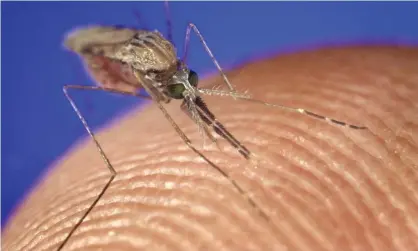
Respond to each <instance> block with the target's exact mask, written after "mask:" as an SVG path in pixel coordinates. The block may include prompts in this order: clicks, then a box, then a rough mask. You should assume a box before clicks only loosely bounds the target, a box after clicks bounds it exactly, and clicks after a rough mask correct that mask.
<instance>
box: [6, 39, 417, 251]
mask: <svg viewBox="0 0 418 251" xmlns="http://www.w3.org/2000/svg"><path fill="white" fill-rule="evenodd" d="M228 76H229V77H230V81H231V83H233V84H234V85H235V86H236V87H237V89H238V90H240V91H245V90H249V92H250V93H251V94H252V97H253V98H255V99H262V100H265V101H266V102H270V103H276V104H283V105H287V106H293V107H302V108H306V109H308V110H310V111H313V112H316V113H318V114H321V115H325V116H329V117H332V118H335V119H338V120H342V121H346V122H348V123H352V124H358V125H365V126H367V127H368V128H369V130H353V129H347V128H344V127H339V126H337V125H333V124H328V123H327V122H324V121H322V120H316V119H313V118H311V117H308V116H304V115H301V114H297V113H290V112H287V111H283V110H279V109H275V108H269V107H264V106H262V105H258V104H254V103H248V102H245V101H234V100H232V99H230V98H223V97H210V96H205V97H204V98H205V100H206V102H207V105H208V107H209V108H210V109H211V110H212V112H213V113H214V114H215V115H216V116H217V118H218V120H220V121H221V122H222V123H223V124H224V125H225V127H226V128H227V129H228V130H229V131H230V132H231V133H232V134H234V136H235V137H236V138H237V139H239V140H240V141H241V142H242V143H243V144H244V145H245V146H247V148H248V149H250V150H251V151H252V152H253V153H254V154H256V155H257V156H258V160H259V162H258V165H257V166H254V165H251V164H249V163H248V162H246V161H245V160H244V159H243V158H242V157H241V156H240V155H239V154H238V153H237V152H236V151H235V150H234V148H232V147H230V146H228V145H227V144H225V143H224V142H220V147H221V148H222V149H224V150H223V152H220V151H219V150H217V149H216V148H215V147H214V146H212V145H207V146H206V149H205V150H203V153H204V154H205V155H206V156H207V157H208V158H209V159H210V160H212V161H213V162H214V163H216V164H217V165H218V166H220V167H221V168H222V169H223V170H225V171H226V172H227V173H229V174H230V176H231V177H233V179H234V180H235V181H236V182H237V183H239V184H240V186H241V187H243V188H244V190H245V191H246V192H247V193H248V196H250V197H251V198H252V199H253V200H254V201H255V202H256V203H257V205H258V207H260V208H261V209H262V210H263V211H264V212H265V213H266V214H267V215H268V216H269V220H268V221H266V220H265V219H264V218H262V217H260V215H259V214H258V213H257V211H256V210H255V209H254V207H253V206H251V205H250V204H249V203H248V201H247V199H246V198H245V197H244V196H242V195H241V194H240V193H239V192H238V191H237V190H236V189H235V188H234V187H233V186H232V185H231V183H230V182H229V181H228V179H226V178H225V177H223V176H222V175H221V174H219V173H218V172H217V171H216V170H214V169H213V168H211V167H210V165H208V164H207V163H205V162H204V161H203V160H202V159H201V158H199V157H198V156H197V155H196V154H195V153H193V152H192V151H191V150H189V149H188V148H187V146H186V145H185V144H184V143H183V142H182V141H181V139H180V138H179V137H178V135H177V134H176V133H175V131H174V130H173V129H172V128H171V127H170V125H169V123H168V122H167V121H166V120H165V118H164V117H163V115H162V114H161V112H160V111H159V110H158V109H157V108H156V106H153V105H151V106H149V107H147V108H141V110H140V111H139V110H136V111H133V112H131V113H130V114H128V115H127V116H126V117H124V118H123V119H121V120H117V121H116V122H114V123H113V124H112V125H111V126H109V127H108V128H106V129H104V130H103V131H101V132H100V133H98V140H99V142H100V144H101V145H102V147H103V149H104V151H105V153H106V154H107V156H108V158H109V159H110V162H111V163H112V164H113V166H114V168H115V169H116V170H117V171H118V172H119V174H118V175H117V176H116V178H115V180H114V182H113V183H112V185H111V186H110V188H109V190H108V191H107V192H106V194H105V195H104V197H103V198H102V200H101V201H100V202H99V203H98V205H97V206H96V207H95V209H93V211H92V212H91V213H90V215H89V216H88V217H87V219H86V221H85V222H84V223H83V224H82V225H81V226H80V227H79V229H78V230H77V231H76V232H75V233H74V235H73V236H72V237H71V239H70V240H69V242H68V244H67V245H66V246H65V248H64V249H63V250H121V251H122V250H123V251H124V250H289V251H294V250H297V251H314V250H315V251H316V250H321V251H322V250H330V251H331V250H335V251H337V250H344V251H349V250H358V251H362V250H365V251H373V250H379V251H382V250H408V251H411V250H418V115H417V114H418V98H417V97H418V48H412V47H390V46H388V47H373V46H369V47H344V48H329V49H320V50H313V51H307V52H299V53H292V54H288V55H281V56H278V57H272V58H270V59H265V60H262V61H257V62H253V63H250V64H247V65H244V66H242V67H239V68H237V69H236V70H233V71H232V72H230V73H228ZM221 81H222V80H221V78H220V77H215V78H211V79H206V80H204V81H203V82H202V85H205V84H211V85H219V84H222V82H221ZM179 105H180V104H179V103H178V102H172V103H170V104H169V105H168V110H169V112H170V113H171V114H172V116H173V117H174V118H175V119H176V121H177V122H178V123H179V125H180V127H181V128H182V129H183V130H184V131H185V133H186V135H188V136H189V137H190V139H191V140H192V142H195V143H196V145H197V147H198V148H202V141H201V140H199V139H200V134H199V133H198V131H197V127H196V125H195V124H193V122H192V121H191V120H190V119H189V118H188V117H187V116H186V115H185V114H183V113H182V111H181V110H180V109H179ZM74 117H75V115H74ZM74 119H76V117H75V118H74ZM206 142H209V141H206ZM22 175H24V174H22ZM109 176H110V174H109V171H108V170H107V168H106V166H105V164H104V163H103V161H102V159H101V157H100V155H99V154H98V152H97V150H96V148H95V147H94V145H93V143H92V142H91V140H90V139H88V140H86V141H83V144H80V145H79V146H77V147H76V148H75V149H74V150H73V151H71V152H70V153H68V154H67V155H66V156H63V157H62V158H61V159H60V160H59V161H58V162H57V163H56V167H55V168H54V169H51V171H50V172H49V173H47V175H46V176H45V178H44V180H43V181H42V182H41V183H40V184H39V185H38V186H37V187H36V188H35V189H34V191H33V192H32V193H31V194H30V195H29V196H28V197H27V199H26V200H25V201H23V202H22V204H21V205H20V207H19V208H18V210H17V211H16V212H15V214H14V215H13V216H12V218H11V219H10V220H9V222H8V224H7V225H6V227H5V229H4V231H3V233H2V250H10V251H20V250H55V249H56V247H57V245H58V244H59V243H60V242H62V240H63V239H64V238H65V236H66V234H68V232H69V231H70V229H71V228H72V227H73V226H74V224H75V223H76V222H77V220H78V219H79V218H80V217H81V215H82V214H83V213H84V212H85V210H86V209H87V207H88V206H89V205H90V204H91V203H92V201H93V200H94V198H95V197H96V196H97V194H98V193H99V192H100V190H101V189H102V188H103V186H104V185H105V183H106V181H107V180H108V177H109Z"/></svg>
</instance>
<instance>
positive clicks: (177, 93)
mask: <svg viewBox="0 0 418 251" xmlns="http://www.w3.org/2000/svg"><path fill="white" fill-rule="evenodd" d="M185 90H186V88H185V87H184V85H183V84H173V85H169V86H167V92H168V96H170V97H171V98H174V99H182V98H184V96H183V92H184V91H185Z"/></svg>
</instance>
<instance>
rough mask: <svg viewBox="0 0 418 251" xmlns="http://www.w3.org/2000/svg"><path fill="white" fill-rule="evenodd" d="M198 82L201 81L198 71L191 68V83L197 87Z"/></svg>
mask: <svg viewBox="0 0 418 251" xmlns="http://www.w3.org/2000/svg"><path fill="white" fill-rule="evenodd" d="M198 82H199V76H198V75H197V73H196V72H194V71H192V70H190V72H189V83H190V84H191V85H192V86H194V87H197V84H198Z"/></svg>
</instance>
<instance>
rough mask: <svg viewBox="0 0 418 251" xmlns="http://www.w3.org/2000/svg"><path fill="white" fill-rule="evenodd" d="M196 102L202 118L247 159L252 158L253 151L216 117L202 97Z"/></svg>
mask: <svg viewBox="0 0 418 251" xmlns="http://www.w3.org/2000/svg"><path fill="white" fill-rule="evenodd" d="M195 104H196V106H197V108H198V111H199V114H200V116H201V118H202V120H203V121H204V122H205V123H206V124H207V125H208V126H211V127H212V128H213V130H214V131H215V132H216V133H217V134H218V135H219V136H221V137H222V138H224V139H225V140H226V141H228V142H229V143H230V144H231V145H232V146H233V147H234V148H235V149H237V150H238V152H239V153H240V154H241V155H242V156H243V157H244V158H246V159H249V158H250V155H251V152H250V150H248V149H247V148H246V147H245V146H244V145H242V144H241V142H239V141H238V140H237V139H236V138H235V137H234V136H233V135H232V134H231V133H230V132H228V130H227V129H226V128H225V127H224V126H223V125H222V124H221V123H220V122H219V121H218V120H217V119H216V118H215V115H214V114H213V113H212V112H211V111H210V110H209V109H208V107H207V106H206V104H205V103H204V101H203V99H202V98H201V97H197V98H196V100H195Z"/></svg>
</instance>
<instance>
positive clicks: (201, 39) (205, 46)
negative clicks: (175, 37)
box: [182, 23, 235, 92]
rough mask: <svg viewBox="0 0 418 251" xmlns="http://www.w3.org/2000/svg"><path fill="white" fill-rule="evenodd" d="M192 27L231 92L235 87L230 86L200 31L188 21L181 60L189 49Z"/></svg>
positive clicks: (185, 58) (184, 58)
mask: <svg viewBox="0 0 418 251" xmlns="http://www.w3.org/2000/svg"><path fill="white" fill-rule="evenodd" d="M192 29H193V31H194V32H195V34H196V35H197V36H198V37H199V39H200V42H201V43H202V45H203V47H204V48H205V50H206V52H207V53H208V54H209V56H210V58H211V59H212V62H213V63H214V64H215V66H216V68H217V69H218V71H219V73H220V74H221V76H222V78H223V79H224V81H225V83H226V85H227V86H228V88H229V90H230V91H231V92H235V88H234V87H233V86H232V84H231V83H230V82H229V80H228V78H227V77H226V75H225V73H224V71H223V70H222V67H221V66H220V65H219V63H218V61H217V60H216V58H215V56H214V55H213V53H212V51H211V50H210V49H209V47H208V45H207V44H206V41H205V39H204V38H203V36H202V34H201V33H200V31H199V30H198V29H197V27H196V25H194V24H193V23H189V24H188V26H187V29H186V36H185V41H184V50H183V51H184V55H183V59H182V61H183V62H186V60H187V55H188V51H189V44H190V31H191V30H192Z"/></svg>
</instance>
